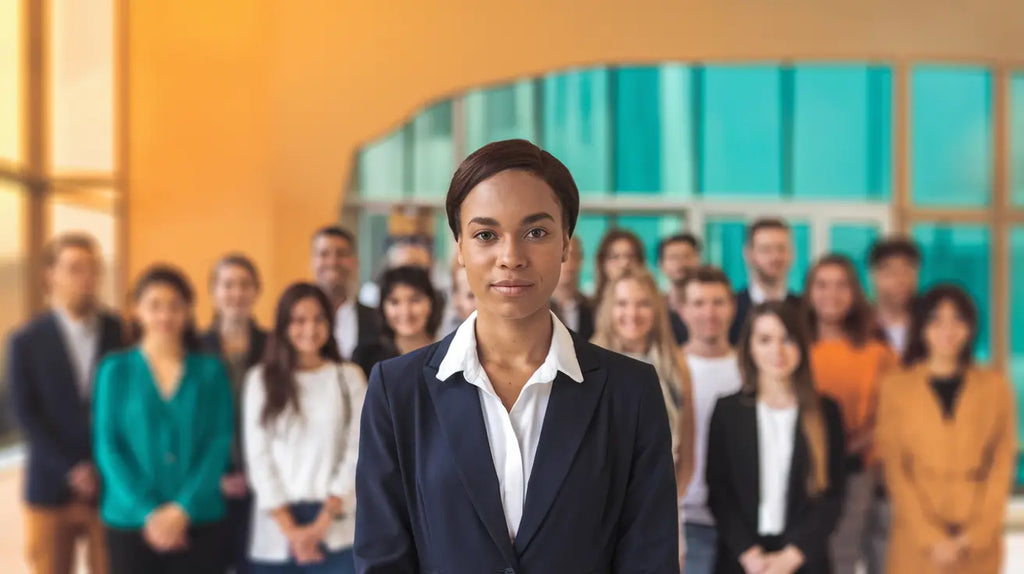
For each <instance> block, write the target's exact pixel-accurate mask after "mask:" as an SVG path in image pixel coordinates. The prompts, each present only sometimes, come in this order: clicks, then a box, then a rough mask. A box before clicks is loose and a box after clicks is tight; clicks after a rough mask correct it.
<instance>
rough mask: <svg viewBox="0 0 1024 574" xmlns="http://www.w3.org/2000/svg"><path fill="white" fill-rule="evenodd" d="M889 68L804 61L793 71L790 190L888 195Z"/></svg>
mask: <svg viewBox="0 0 1024 574" xmlns="http://www.w3.org/2000/svg"><path fill="white" fill-rule="evenodd" d="M891 90H892V88H891V79H890V73H889V70H888V68H873V67H869V66H853V65H827V66H824V65H807V66H799V67H797V68H796V69H795V71H794V106H793V119H794V125H793V194H794V195H795V196H797V197H801V198H827V199H888V198H889V190H890V175H889V164H890V155H891V148H890V132H891V126H890V121H891V120H890V117H891V116H890V109H889V108H890V105H889V103H890V94H891Z"/></svg>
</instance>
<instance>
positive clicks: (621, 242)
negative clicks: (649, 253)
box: [594, 229, 646, 308]
mask: <svg viewBox="0 0 1024 574" xmlns="http://www.w3.org/2000/svg"><path fill="white" fill-rule="evenodd" d="M645 263H646V257H645V256H644V242H643V241H641V240H640V238H639V237H637V235H636V234H635V233H633V232H632V231H629V230H628V229H610V230H609V231H608V232H607V233H605V234H604V237H602V238H601V243H599V244H598V246H597V265H596V266H595V267H594V269H595V270H596V271H597V286H596V289H595V290H594V297H595V299H597V300H596V301H594V307H595V308H596V307H597V305H599V304H600V303H601V301H600V299H601V297H603V296H604V293H605V287H606V286H607V285H608V282H609V281H611V280H612V279H617V278H618V277H619V276H621V275H622V274H623V273H625V272H626V269H629V268H630V267H634V266H640V267H643V266H644V265H645Z"/></svg>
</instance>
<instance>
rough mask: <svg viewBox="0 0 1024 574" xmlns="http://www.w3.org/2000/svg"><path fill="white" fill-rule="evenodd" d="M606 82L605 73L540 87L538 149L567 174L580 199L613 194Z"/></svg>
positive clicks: (558, 78)
mask: <svg viewBox="0 0 1024 574" xmlns="http://www.w3.org/2000/svg"><path fill="white" fill-rule="evenodd" d="M609 82H610V73H609V72H608V70H605V69H596V70H575V71H569V72H564V73H559V74H552V75H549V76H546V77H545V78H544V81H543V86H544V87H543V94H544V97H543V102H544V106H543V107H544V110H543V114H542V115H543V136H544V137H543V147H544V148H545V149H547V150H548V151H549V152H551V154H552V155H554V156H555V157H557V158H558V159H559V160H561V161H562V163H564V164H565V166H566V167H568V168H569V171H570V172H571V173H572V175H573V178H574V179H575V180H576V186H577V187H578V188H579V189H580V193H582V194H587V193H595V192H596V193H609V192H611V191H613V189H612V188H613V182H612V169H613V165H612V157H611V156H612V151H611V150H612V145H611V133H610V132H611V102H610V98H609V89H608V87H609Z"/></svg>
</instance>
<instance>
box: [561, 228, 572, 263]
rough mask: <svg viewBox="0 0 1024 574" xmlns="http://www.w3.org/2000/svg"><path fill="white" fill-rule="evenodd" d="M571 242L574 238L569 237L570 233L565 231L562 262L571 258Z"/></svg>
mask: <svg viewBox="0 0 1024 574" xmlns="http://www.w3.org/2000/svg"><path fill="white" fill-rule="evenodd" d="M571 242H572V240H571V238H570V237H569V234H568V233H563V234H562V263H565V262H566V261H568V260H569V245H570V244H571Z"/></svg>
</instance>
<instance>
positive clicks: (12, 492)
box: [0, 470, 1024, 574]
mask: <svg viewBox="0 0 1024 574" xmlns="http://www.w3.org/2000/svg"><path fill="white" fill-rule="evenodd" d="M20 488H21V477H20V475H19V473H18V472H17V471H16V470H6V471H0V532H2V533H3V534H2V535H0V572H2V573H4V574H27V573H28V570H27V569H26V568H25V564H24V562H23V560H22V540H23V538H22V522H21V505H20V503H19V500H20V496H19V490H20ZM1006 550H1007V553H1006V567H1005V568H1004V569H1003V572H1004V573H1005V574H1020V573H1021V572H1024V532H1013V533H1011V534H1009V535H1007V538H1006Z"/></svg>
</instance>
